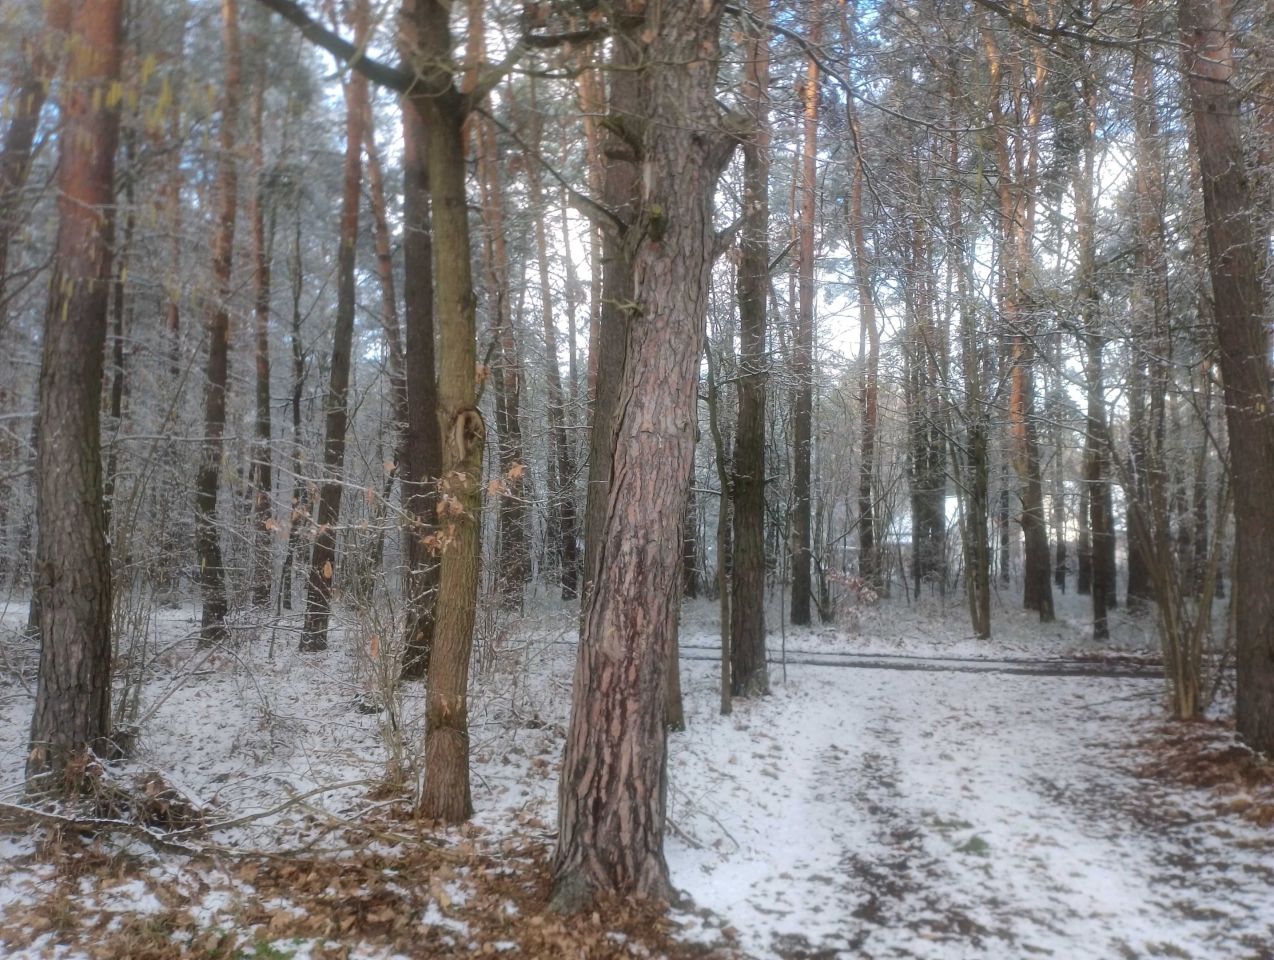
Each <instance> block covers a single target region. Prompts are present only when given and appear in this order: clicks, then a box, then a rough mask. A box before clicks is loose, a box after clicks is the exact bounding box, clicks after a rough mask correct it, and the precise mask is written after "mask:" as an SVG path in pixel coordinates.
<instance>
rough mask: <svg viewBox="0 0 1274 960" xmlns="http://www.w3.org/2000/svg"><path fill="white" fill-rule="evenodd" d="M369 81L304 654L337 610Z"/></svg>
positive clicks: (355, 159) (348, 148)
mask: <svg viewBox="0 0 1274 960" xmlns="http://www.w3.org/2000/svg"><path fill="white" fill-rule="evenodd" d="M355 17H356V19H357V21H358V23H357V27H356V33H357V35H358V36H359V37H360V38H364V37H365V36H366V11H365V8H363V7H361V6H360V8H359V9H358V11H357V12H356V13H355ZM366 85H367V78H366V77H364V76H363V75H362V74H361V73H358V72H356V71H355V72H352V73H351V74H350V76H349V80H348V81H347V82H346V85H345V170H344V176H343V181H342V182H343V185H344V186H343V190H342V195H341V224H340V235H339V243H340V246H339V249H338V250H337V255H336V327H335V329H334V331H333V333H332V364H331V373H330V377H331V379H330V381H329V383H328V389H327V403H326V404H325V416H324V424H323V482H322V485H321V486H320V488H319V501H318V511H317V514H316V516H315V518H314V522H315V523H316V524H317V525H318V530H317V531H316V533H315V534H314V545H313V547H312V549H311V551H310V571H309V574H308V576H307V578H306V585H305V626H304V628H303V629H302V631H301V641H300V646H301V649H302V650H306V651H317V650H325V649H327V624H328V618H329V616H330V615H331V608H332V587H333V581H334V577H335V573H336V527H337V524H338V523H340V516H341V493H342V492H343V491H344V489H345V484H344V472H345V434H346V430H347V428H348V425H349V408H348V402H349V401H348V393H349V374H350V359H351V358H350V353H351V351H352V350H353V343H354V311H355V308H356V306H357V304H356V303H355V299H356V287H355V278H354V253H355V247H356V245H357V243H358V205H359V201H360V200H361V198H362V184H363V131H364V128H365V120H364V116H363V105H364V104H365V103H367V92H366V90H365V89H364V88H365V87H366Z"/></svg>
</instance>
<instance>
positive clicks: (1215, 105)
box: [1177, 0, 1274, 753]
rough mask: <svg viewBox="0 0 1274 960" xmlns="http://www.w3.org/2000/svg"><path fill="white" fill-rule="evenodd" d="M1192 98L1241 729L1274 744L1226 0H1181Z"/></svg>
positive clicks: (1248, 190) (1258, 334)
mask: <svg viewBox="0 0 1274 960" xmlns="http://www.w3.org/2000/svg"><path fill="white" fill-rule="evenodd" d="M1177 9H1178V15H1179V17H1180V27H1181V38H1182V41H1183V43H1184V45H1185V61H1186V68H1187V69H1186V75H1187V78H1188V87H1189V93H1190V99H1189V108H1190V112H1191V114H1192V116H1193V119H1194V127H1195V135H1196V138H1197V143H1198V148H1199V167H1200V172H1201V173H1202V176H1203V206H1204V215H1205V217H1206V221H1207V233H1208V262H1209V267H1210V272H1211V277H1212V293H1213V301H1214V304H1215V316H1216V329H1217V339H1218V341H1219V344H1220V355H1221V364H1220V366H1221V377H1222V380H1223V382H1224V386H1225V407H1226V423H1227V426H1228V428H1229V435H1230V470H1231V476H1232V482H1233V489H1234V527H1235V530H1234V552H1235V555H1234V571H1235V584H1234V599H1233V601H1232V602H1233V604H1234V625H1235V643H1236V656H1235V665H1236V667H1237V673H1238V691H1237V697H1236V701H1235V713H1236V719H1237V726H1238V731H1239V733H1240V735H1242V736H1243V738H1244V739H1245V740H1246V741H1247V742H1248V744H1249V745H1250V746H1251V747H1252V748H1253V749H1256V750H1263V751H1265V752H1267V753H1268V752H1274V629H1272V627H1274V500H1272V499H1271V498H1270V495H1269V489H1268V487H1269V478H1270V477H1271V476H1274V421H1272V420H1271V419H1270V409H1271V404H1272V403H1274V398H1272V397H1271V395H1270V359H1269V357H1270V342H1269V333H1268V331H1267V329H1266V327H1265V316H1266V307H1267V304H1266V302H1265V292H1264V290H1263V288H1262V285H1261V276H1262V273H1263V268H1264V260H1265V251H1264V249H1263V246H1264V245H1263V243H1262V239H1261V237H1260V233H1259V231H1258V229H1257V224H1256V220H1255V217H1256V214H1257V211H1258V210H1259V204H1258V203H1257V202H1256V198H1255V197H1254V196H1253V195H1252V181H1251V179H1250V178H1249V176H1248V173H1247V169H1246V164H1245V158H1244V149H1243V136H1242V133H1243V131H1242V127H1241V122H1240V117H1241V112H1240V109H1239V98H1240V93H1239V90H1238V89H1237V87H1236V86H1235V84H1234V82H1233V80H1234V74H1235V69H1234V55H1233V46H1232V43H1233V40H1232V34H1233V29H1232V27H1231V24H1230V3H1229V0H1215V2H1211V3H1205V2H1202V0H1179V4H1178V8H1177Z"/></svg>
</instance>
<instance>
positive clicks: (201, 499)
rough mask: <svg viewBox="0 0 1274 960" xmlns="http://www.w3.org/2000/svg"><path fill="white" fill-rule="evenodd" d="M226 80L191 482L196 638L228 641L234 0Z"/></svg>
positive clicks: (236, 61) (232, 1)
mask: <svg viewBox="0 0 1274 960" xmlns="http://www.w3.org/2000/svg"><path fill="white" fill-rule="evenodd" d="M221 21H222V31H223V34H224V37H225V55H226V80H225V87H224V95H223V98H222V105H221V138H220V146H221V157H220V161H219V169H218V173H217V202H218V211H217V228H216V234H215V236H214V238H213V246H212V274H213V288H214V294H213V298H212V305H211V307H210V309H209V314H208V321H207V324H208V365H207V367H206V370H205V381H206V382H205V390H206V393H205V395H204V440H203V449H202V450H201V455H200V462H199V475H198V477H197V479H196V481H195V554H196V556H197V557H198V560H199V586H200V592H201V593H202V595H203V611H202V614H201V618H200V634H199V636H200V642H201V643H204V644H212V643H219V642H221V641H223V640H225V639H226V628H225V621H226V611H227V606H228V605H227V600H226V581H225V571H224V570H223V569H222V560H221V539H220V534H219V533H218V531H217V499H218V495H219V493H220V489H221V456H222V447H223V442H222V436H223V434H224V433H225V427H226V386H227V382H228V378H229V371H230V312H229V298H230V273H231V270H232V269H233V266H234V231H235V220H236V214H237V212H238V194H239V173H238V169H237V165H236V161H235V149H236V146H235V145H236V137H235V127H236V125H237V124H238V118H239V95H240V87H241V84H242V73H243V59H242V55H241V52H240V49H239V3H238V0H222V3H221Z"/></svg>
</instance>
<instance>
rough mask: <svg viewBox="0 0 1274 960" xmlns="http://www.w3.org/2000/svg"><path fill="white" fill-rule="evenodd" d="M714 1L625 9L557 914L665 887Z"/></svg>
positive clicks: (709, 166) (701, 293) (707, 250)
mask: <svg viewBox="0 0 1274 960" xmlns="http://www.w3.org/2000/svg"><path fill="white" fill-rule="evenodd" d="M724 6H725V5H724V3H723V2H720V0H714V2H707V3H696V4H683V3H674V2H671V0H660V2H656V3H652V4H647V5H645V6H644V7H638V8H636V9H635V10H634V9H633V8H629V9H627V10H626V11H625V12H626V13H627V14H628V15H629V16H630V17H631V19H632V20H634V21H636V22H634V23H632V24H631V26H632V27H633V28H634V29H633V35H634V37H635V38H636V39H637V40H638V44H639V46H638V51H637V52H638V54H639V56H640V57H641V59H640V60H639V62H640V63H643V64H655V65H657V68H655V69H652V68H650V67H649V66H646V67H643V68H641V69H639V70H638V71H635V73H636V74H637V76H638V79H639V83H640V86H641V88H642V89H641V98H640V101H639V102H640V103H641V104H642V105H643V108H644V110H645V111H646V115H645V118H644V119H645V120H646V121H647V122H646V123H638V124H637V125H636V126H635V127H633V128H630V129H634V130H640V135H639V136H637V137H635V138H633V141H632V143H633V146H634V147H635V148H636V149H637V152H638V154H639V156H638V159H639V160H640V161H641V163H642V164H643V166H644V168H645V170H646V172H647V176H646V178H645V181H644V185H643V189H642V196H641V205H640V208H639V210H638V211H637V217H636V219H635V220H634V221H633V227H632V228H630V229H634V230H635V231H637V232H635V234H634V235H633V236H632V238H631V242H630V249H631V254H630V255H631V258H632V259H631V264H632V294H633V296H632V300H633V303H634V304H635V306H636V312H635V315H634V320H633V323H632V324H631V328H630V340H629V346H628V362H627V363H626V364H625V365H624V373H623V381H622V383H621V384H620V385H619V388H618V393H619V403H618V404H617V406H616V417H615V434H614V435H615V443H614V446H613V461H612V470H611V472H610V475H611V478H612V479H611V482H610V484H609V485H608V489H607V491H606V506H605V511H604V514H603V516H604V521H603V524H602V527H601V531H600V536H599V538H598V540H597V541H596V543H595V544H594V545H593V546H592V548H591V549H590V554H589V579H590V580H591V581H592V584H593V587H592V589H591V590H590V591H589V593H588V596H587V599H586V601H585V604H584V607H585V609H584V615H583V630H582V632H581V636H580V646H579V661H578V664H577V666H576V671H575V682H574V694H573V698H572V708H571V720H570V727H569V730H568V732H567V742H566V753H565V757H564V758H563V765H562V777H561V781H560V782H561V788H560V791H559V804H558V810H559V815H558V826H559V829H558V843H557V849H556V851H555V854H554V858H553V872H554V887H555V890H554V897H553V905H554V906H555V907H556V908H557V909H563V910H573V909H578V908H581V907H583V906H586V905H587V904H589V903H591V901H592V900H593V899H594V898H595V897H596V896H597V895H598V894H610V893H618V894H623V895H637V896H644V897H648V898H652V899H660V900H662V899H666V898H667V897H668V895H669V893H670V892H671V891H670V886H669V880H668V867H667V863H666V861H665V859H664V853H663V830H664V817H665V797H666V787H667V784H666V775H667V769H666V747H667V744H666V735H667V734H666V729H665V726H664V716H663V708H664V703H663V700H664V676H665V671H666V664H667V662H668V658H669V656H670V655H671V652H672V643H671V638H672V637H673V636H674V635H675V629H676V616H677V606H678V604H677V594H678V584H677V576H676V574H677V549H678V546H677V545H678V540H679V537H678V533H679V531H680V529H681V524H682V517H683V514H684V510H685V505H686V494H687V491H688V484H689V480H690V471H691V463H692V456H693V450H694V441H695V427H696V423H695V421H696V412H697V390H698V384H699V357H700V349H701V346H702V343H703V336H704V316H705V312H706V307H707V296H708V287H709V280H710V276H711V270H712V246H713V229H712V197H713V193H714V190H715V186H716V181H717V177H718V175H719V173H720V170H721V169H722V168H723V167H724V165H725V162H726V161H727V159H728V157H729V150H728V141H725V140H724V139H723V138H721V137H720V135H719V134H713V133H711V132H709V131H710V130H711V129H712V127H711V126H710V125H709V120H708V118H711V117H713V116H714V115H715V111H716V109H717V107H716V101H715V87H716V74H717V62H718V56H719V37H718V34H719V30H720V20H721V15H722V12H723V10H724ZM643 17H644V23H642V22H641V20H642V18H643ZM617 45H618V44H617ZM686 118H692V119H691V122H689V123H687V122H686ZM634 119H636V118H634ZM696 124H702V125H703V126H702V127H699V128H696ZM638 318H639V319H638Z"/></svg>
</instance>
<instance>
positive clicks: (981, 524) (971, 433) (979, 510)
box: [948, 81, 991, 640]
mask: <svg viewBox="0 0 1274 960" xmlns="http://www.w3.org/2000/svg"><path fill="white" fill-rule="evenodd" d="M953 82H954V81H953ZM955 100H956V92H955V90H954V89H953V90H952V92H951V101H952V109H951V116H952V120H953V121H954V120H955V118H956V111H955ZM953 126H954V123H953ZM949 159H950V163H951V169H952V170H955V171H957V172H958V171H959V170H960V139H959V135H958V134H955V133H952V134H951V152H950V157H949ZM959 184H960V181H959V179H958V178H957V180H956V183H955V185H954V186H953V188H952V190H951V194H950V197H949V201H948V202H949V216H950V220H951V236H952V239H953V241H954V250H953V251H952V256H954V257H955V261H956V262H955V278H956V305H957V308H958V310H959V314H960V355H961V361H962V366H963V368H964V369H963V372H964V386H965V391H966V401H965V402H966V410H965V424H966V426H965V471H964V492H963V495H964V505H965V506H964V527H963V530H962V536H961V538H960V539H961V542H962V544H963V549H964V567H965V575H964V576H965V593H966V596H967V598H968V603H969V621H970V625H971V626H972V628H973V634H974V636H976V637H978V638H979V639H983V640H986V639H989V638H990V636H991V543H990V541H989V540H988V539H987V537H988V521H989V518H990V513H991V491H990V486H991V483H990V463H989V454H988V436H989V433H990V424H989V419H990V418H989V411H988V408H987V401H986V389H985V385H984V379H985V378H984V373H983V371H984V369H985V362H984V357H983V346H982V339H983V338H982V337H981V336H980V331H979V330H978V321H977V310H976V308H975V306H974V304H973V302H972V300H971V295H970V286H971V284H970V262H969V249H968V241H967V234H966V232H965V227H964V209H963V202H964V201H963V196H962V193H961V190H960V185H959Z"/></svg>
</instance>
